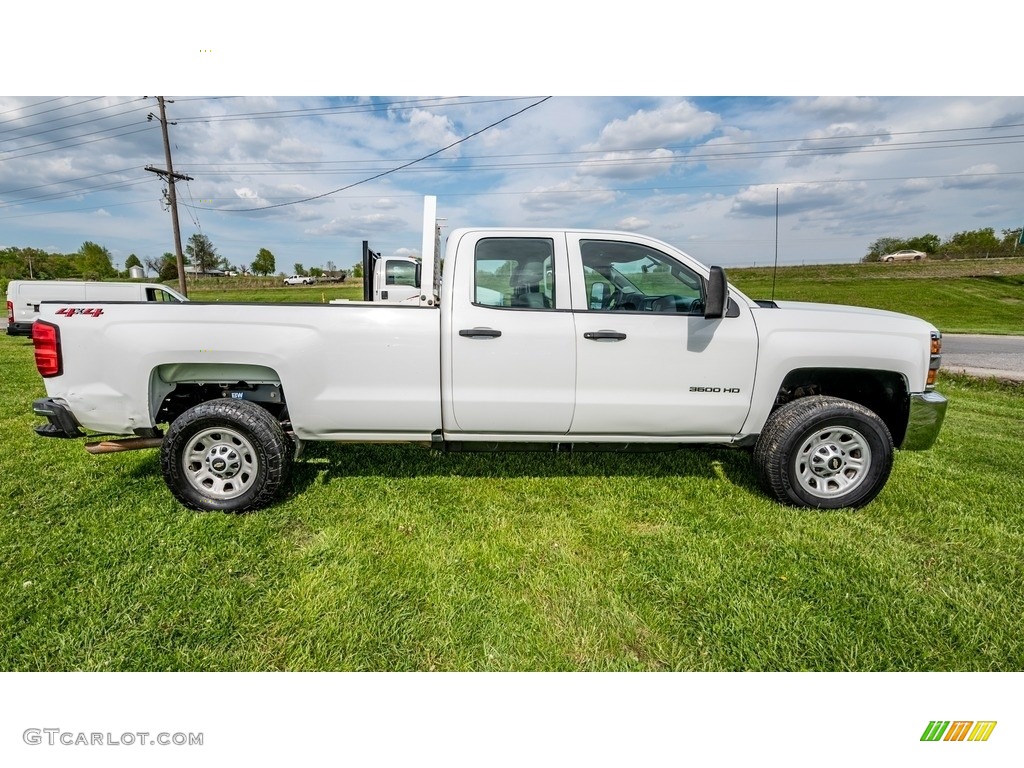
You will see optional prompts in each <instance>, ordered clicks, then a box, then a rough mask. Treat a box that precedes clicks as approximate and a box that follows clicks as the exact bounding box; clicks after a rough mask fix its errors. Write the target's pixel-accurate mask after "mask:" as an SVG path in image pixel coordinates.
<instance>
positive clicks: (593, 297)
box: [590, 283, 606, 309]
mask: <svg viewBox="0 0 1024 768" xmlns="http://www.w3.org/2000/svg"><path fill="white" fill-rule="evenodd" d="M605 287H606V286H605V284H604V283H594V284H593V285H592V286H590V308H591V309H601V308H602V307H604V298H605Z"/></svg>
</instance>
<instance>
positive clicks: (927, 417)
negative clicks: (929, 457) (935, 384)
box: [900, 392, 949, 451]
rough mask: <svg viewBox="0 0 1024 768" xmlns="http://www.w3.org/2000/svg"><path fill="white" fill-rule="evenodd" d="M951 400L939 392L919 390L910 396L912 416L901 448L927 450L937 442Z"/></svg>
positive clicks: (905, 449)
mask: <svg viewBox="0 0 1024 768" xmlns="http://www.w3.org/2000/svg"><path fill="white" fill-rule="evenodd" d="M948 402H949V401H947V400H946V398H945V397H943V396H942V395H940V394H939V393H938V392H918V393H915V394H912V395H911V396H910V418H909V419H908V421H907V434H906V436H905V437H904V438H903V444H902V445H900V448H901V449H902V450H904V451H925V450H927V449H929V448H931V447H932V445H934V444H935V439H936V438H937V437H938V436H939V430H940V429H941V428H942V421H943V419H945V418H946V405H947V404H948Z"/></svg>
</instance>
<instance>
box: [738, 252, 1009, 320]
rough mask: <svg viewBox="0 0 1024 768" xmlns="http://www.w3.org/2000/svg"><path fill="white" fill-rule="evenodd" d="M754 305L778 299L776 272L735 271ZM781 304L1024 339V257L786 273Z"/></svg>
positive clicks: (782, 270) (779, 278)
mask: <svg viewBox="0 0 1024 768" xmlns="http://www.w3.org/2000/svg"><path fill="white" fill-rule="evenodd" d="M728 273H729V280H730V281H731V282H732V283H734V284H735V285H736V287H737V288H739V289H740V290H741V291H743V292H744V293H746V294H747V295H748V296H750V297H751V298H754V299H766V298H769V297H770V296H771V295H772V283H773V275H772V270H771V269H770V268H764V267H758V268H756V269H753V268H751V269H730V270H728ZM774 282H775V298H776V299H787V300H790V301H819V302H826V303H832V304H851V305H854V306H860V307H873V308H875V309H888V310H891V311H893V312H903V313H905V314H908V315H914V316H916V317H921V318H924V319H925V320H928V321H929V322H930V323H932V324H933V325H935V327H936V328H938V329H939V330H940V331H942V332H943V333H994V334H1013V335H1018V334H1024V258H1016V259H992V260H979V261H935V262H924V263H919V262H903V263H896V264H836V265H827V266H810V267H786V268H780V269H779V272H778V275H777V277H775V278H774Z"/></svg>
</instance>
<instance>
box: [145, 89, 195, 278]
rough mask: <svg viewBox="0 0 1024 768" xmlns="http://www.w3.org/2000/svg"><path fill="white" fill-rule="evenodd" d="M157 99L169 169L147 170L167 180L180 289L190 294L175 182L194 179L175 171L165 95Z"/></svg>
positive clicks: (148, 166)
mask: <svg viewBox="0 0 1024 768" xmlns="http://www.w3.org/2000/svg"><path fill="white" fill-rule="evenodd" d="M156 100H157V103H158V104H159V105H160V118H159V119H160V129H161V130H162V131H163V134H164V158H165V159H166V161H167V170H162V169H160V168H154V167H153V166H151V165H147V166H146V170H147V171H149V172H150V173H155V174H157V175H158V176H160V177H161V178H164V179H166V180H167V197H168V200H169V202H170V206H171V222H172V223H173V225H174V256H175V258H176V259H177V264H178V290H180V291H181V294H182V295H183V296H188V286H187V284H186V281H185V256H184V254H182V252H181V227H180V226H179V224H178V195H177V193H176V192H175V191H174V182H175V181H176V180H181V181H192V177H191V176H185V175H184V174H181V173H175V172H174V166H173V165H171V140H170V139H169V138H168V136H167V125H168V123H167V110H166V108H165V106H164V97H163V96H157V97H156ZM170 103H171V104H173V103H174V102H173V101H171V102H170ZM154 117H155V115H153V113H152V112H150V113H149V118H148V119H150V120H152V119H153V118H154ZM171 125H174V123H171Z"/></svg>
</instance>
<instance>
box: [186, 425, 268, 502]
mask: <svg viewBox="0 0 1024 768" xmlns="http://www.w3.org/2000/svg"><path fill="white" fill-rule="evenodd" d="M181 463H182V469H183V470H184V474H185V478H186V479H187V480H188V482H189V483H190V484H191V485H193V486H194V487H195V488H196V490H198V491H200V492H202V493H203V494H204V495H207V496H212V497H215V498H218V499H234V498H237V497H238V496H241V495H242V494H243V493H245V492H246V491H247V490H249V488H250V487H251V486H252V484H253V483H254V482H255V480H256V475H257V471H258V469H259V464H258V462H257V459H256V451H255V450H254V449H253V446H252V444H251V443H250V442H249V440H248V438H246V437H245V436H244V435H242V434H241V433H240V432H237V431H235V430H233V429H227V428H224V427H214V428H212V429H206V430H203V431H202V432H199V433H197V434H196V435H195V436H194V437H193V438H192V439H191V440H190V441H189V443H188V447H187V448H186V449H185V450H184V451H183V452H182V457H181Z"/></svg>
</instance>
